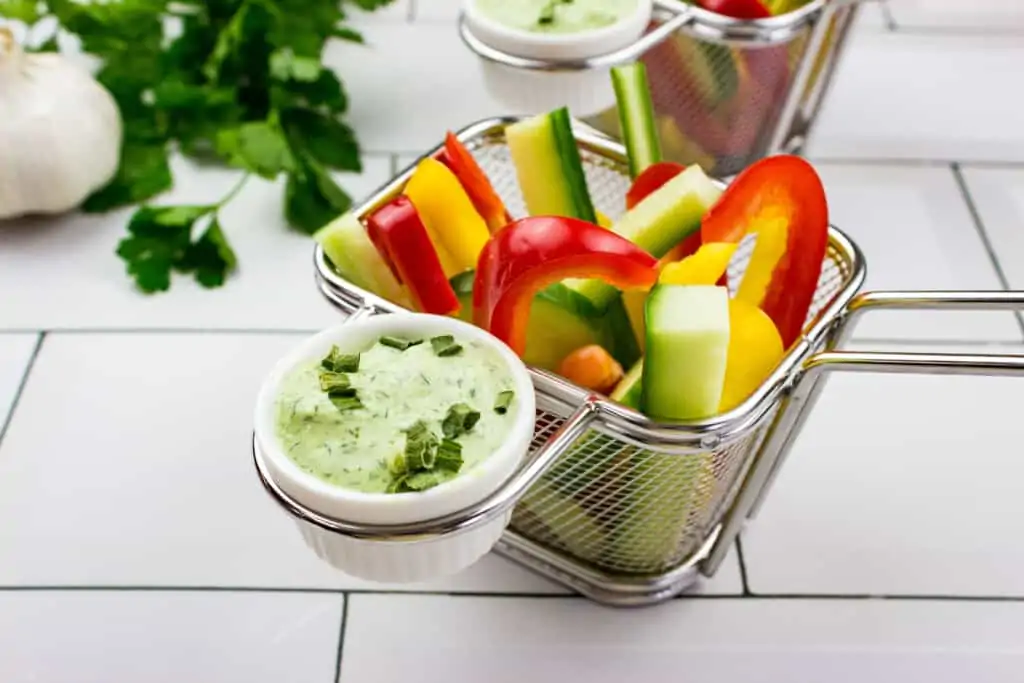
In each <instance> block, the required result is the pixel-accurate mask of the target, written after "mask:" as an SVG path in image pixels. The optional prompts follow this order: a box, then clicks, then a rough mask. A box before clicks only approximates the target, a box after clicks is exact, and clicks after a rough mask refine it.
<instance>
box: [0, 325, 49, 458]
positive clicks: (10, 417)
mask: <svg viewBox="0 0 1024 683" xmlns="http://www.w3.org/2000/svg"><path fill="white" fill-rule="evenodd" d="M38 334H39V336H38V338H36V343H35V346H33V347H32V353H31V354H30V355H29V357H28V363H26V364H25V371H24V372H23V373H22V374H21V381H20V382H18V388H17V389H15V390H14V398H13V399H11V407H10V410H8V411H7V417H6V418H5V419H4V421H3V424H0V446H2V445H3V442H4V437H5V436H7V429H8V428H9V427H10V426H11V423H12V422H14V413H15V412H16V411H17V410H18V404H19V403H20V402H21V396H22V394H23V393H24V392H25V387H26V385H28V377H29V375H30V374H32V368H34V367H35V364H36V358H38V357H39V351H40V350H41V349H42V348H43V341H44V340H45V339H46V332H39V333H38Z"/></svg>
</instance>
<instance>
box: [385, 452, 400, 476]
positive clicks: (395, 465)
mask: <svg viewBox="0 0 1024 683" xmlns="http://www.w3.org/2000/svg"><path fill="white" fill-rule="evenodd" d="M385 467H387V470H388V472H389V473H390V474H391V475H392V476H395V477H398V476H400V475H403V474H405V456H404V455H402V454H401V453H399V454H398V455H396V456H395V457H393V458H392V459H391V460H390V461H388V462H386V463H385Z"/></svg>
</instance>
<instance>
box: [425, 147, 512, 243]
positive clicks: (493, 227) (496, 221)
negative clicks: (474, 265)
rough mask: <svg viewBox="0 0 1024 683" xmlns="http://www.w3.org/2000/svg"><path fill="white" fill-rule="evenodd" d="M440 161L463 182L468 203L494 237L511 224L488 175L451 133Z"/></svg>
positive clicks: (441, 152)
mask: <svg viewBox="0 0 1024 683" xmlns="http://www.w3.org/2000/svg"><path fill="white" fill-rule="evenodd" d="M437 160H438V161H440V162H441V163H442V164H444V165H445V166H447V167H448V169H449V170H450V171H451V172H452V173H454V174H455V177H456V178H458V179H459V182H460V183H462V187H463V189H464V190H466V194H467V195H469V200H470V201H471V202H473V207H474V208H475V209H476V211H477V213H479V214H480V216H481V217H482V218H483V219H484V221H485V222H486V223H487V229H488V230H489V231H490V232H491V233H492V234H493V233H495V232H497V231H498V230H501V229H502V228H503V227H505V226H506V225H508V224H509V223H511V222H512V215H511V214H509V212H508V210H507V209H506V208H505V204H504V203H503V202H502V201H501V197H499V196H498V193H497V192H495V191H494V186H492V185H491V181H490V180H489V179H488V178H487V174H486V173H484V170H483V169H482V168H480V165H479V164H478V163H476V159H474V158H473V155H472V154H470V153H469V150H468V149H466V147H465V145H463V144H462V143H461V142H459V139H458V138H457V137H455V135H454V134H453V133H452V132H451V131H448V134H447V135H445V138H444V149H442V150H441V151H440V152H438V154H437Z"/></svg>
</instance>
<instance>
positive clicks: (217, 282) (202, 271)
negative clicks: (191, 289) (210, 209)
mask: <svg viewBox="0 0 1024 683" xmlns="http://www.w3.org/2000/svg"><path fill="white" fill-rule="evenodd" d="M237 265H238V260H237V258H236V257H235V252H234V250H233V249H232V248H231V245H230V244H228V241H227V239H226V238H225V237H224V233H223V231H222V230H221V228H220V222H218V220H217V216H214V217H213V219H212V220H211V221H210V224H209V225H208V226H207V227H206V231H205V232H203V234H202V236H201V237H200V238H199V239H198V240H196V241H195V242H194V243H193V244H191V245H189V248H188V249H186V250H185V254H184V258H183V266H184V268H185V269H187V270H189V271H192V272H193V274H194V275H195V278H196V281H197V282H199V284H201V285H202V286H204V287H220V286H221V285H222V284H224V279H225V278H226V277H227V276H228V274H230V273H231V272H232V271H233V270H234V269H235V267H236V266H237Z"/></svg>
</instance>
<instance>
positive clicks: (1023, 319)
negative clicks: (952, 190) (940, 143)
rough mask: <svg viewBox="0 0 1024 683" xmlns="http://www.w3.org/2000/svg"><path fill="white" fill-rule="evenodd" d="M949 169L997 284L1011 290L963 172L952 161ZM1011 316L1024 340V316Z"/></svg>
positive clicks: (958, 165) (1014, 313) (1019, 313)
mask: <svg viewBox="0 0 1024 683" xmlns="http://www.w3.org/2000/svg"><path fill="white" fill-rule="evenodd" d="M949 170H950V171H951V172H952V173H953V178H954V180H955V181H956V184H957V187H958V188H960V196H961V197H962V198H963V200H964V203H965V204H966V205H967V211H968V212H969V213H970V214H971V220H972V221H974V229H975V231H977V233H978V237H979V238H980V239H981V243H982V244H983V245H984V247H985V251H986V253H988V258H989V260H990V261H991V262H992V267H993V268H994V269H995V271H996V277H997V278H999V284H1000V285H1002V287H1003V289H1004V290H1006V291H1012V290H1013V287H1011V286H1010V280H1009V279H1008V278H1007V277H1006V272H1005V271H1004V270H1003V266H1002V263H1000V261H999V257H998V256H997V255H996V250H995V248H994V247H993V246H992V240H991V239H989V236H988V231H987V230H986V229H985V222H984V221H983V220H982V219H981V213H980V212H979V211H978V205H977V204H976V203H975V201H974V196H973V195H972V194H971V189H970V187H968V186H967V180H966V179H965V178H964V174H963V173H962V172H961V171H960V164H958V163H957V162H955V161H954V162H953V163H951V164H950V165H949ZM1013 317H1014V318H1015V319H1016V320H1017V326H1018V327H1019V328H1020V331H1021V337H1022V340H1024V316H1022V315H1021V311H1019V310H1018V311H1014V312H1013Z"/></svg>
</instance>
